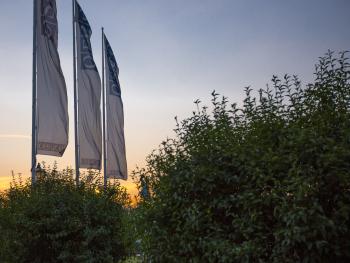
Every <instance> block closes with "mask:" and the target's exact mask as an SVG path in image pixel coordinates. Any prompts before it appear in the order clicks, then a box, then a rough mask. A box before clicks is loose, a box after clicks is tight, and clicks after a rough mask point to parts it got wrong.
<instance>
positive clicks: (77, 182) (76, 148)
mask: <svg viewBox="0 0 350 263" xmlns="http://www.w3.org/2000/svg"><path fill="white" fill-rule="evenodd" d="M75 7H76V3H75V0H72V10H73V76H74V138H75V180H76V185H77V186H78V185H79V167H80V163H79V162H80V156H79V139H78V90H77V68H76V67H77V64H76V62H77V57H76V23H75Z"/></svg>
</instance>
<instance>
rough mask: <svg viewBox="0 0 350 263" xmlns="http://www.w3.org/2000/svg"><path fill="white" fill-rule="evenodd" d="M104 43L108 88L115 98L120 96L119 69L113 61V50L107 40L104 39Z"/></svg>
mask: <svg viewBox="0 0 350 263" xmlns="http://www.w3.org/2000/svg"><path fill="white" fill-rule="evenodd" d="M105 43H106V54H107V63H108V72H109V80H108V81H109V87H110V91H109V92H110V94H111V95H115V96H119V97H120V96H121V91H120V83H119V78H118V75H119V68H118V64H117V61H116V60H115V57H114V54H113V50H112V48H111V46H110V44H109V42H108V40H107V38H105Z"/></svg>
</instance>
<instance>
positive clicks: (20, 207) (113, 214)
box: [0, 168, 132, 263]
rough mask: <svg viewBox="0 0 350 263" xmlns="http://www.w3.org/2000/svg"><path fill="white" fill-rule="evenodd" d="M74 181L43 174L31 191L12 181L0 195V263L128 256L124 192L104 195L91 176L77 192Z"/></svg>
mask: <svg viewBox="0 0 350 263" xmlns="http://www.w3.org/2000/svg"><path fill="white" fill-rule="evenodd" d="M72 175H73V171H72V170H69V169H67V170H65V171H62V172H58V171H57V170H56V169H55V168H54V169H43V170H42V171H41V172H40V174H39V175H38V180H37V183H36V184H35V186H34V187H32V186H31V185H30V183H29V182H27V183H25V184H22V183H21V182H16V181H14V182H13V184H12V186H11V188H10V189H9V190H8V191H7V192H5V193H4V194H2V196H1V199H0V232H1V235H0V259H1V260H0V261H1V262H16V263H20V262H45V263H48V262H117V261H118V260H119V259H123V258H125V257H126V256H127V255H128V254H129V252H130V251H129V248H131V247H132V243H131V242H132V241H131V240H130V239H129V237H128V233H127V228H126V227H125V225H124V222H125V217H126V216H127V207H128V202H129V201H128V196H127V194H126V191H125V189H123V188H122V187H121V186H120V185H119V184H115V185H109V186H108V187H107V189H106V190H104V189H103V186H101V183H100V181H99V178H98V177H99V176H98V174H95V173H93V172H91V171H90V172H89V173H88V174H87V175H86V176H85V178H83V179H82V183H81V185H80V186H79V187H76V186H75V184H74V181H73V179H72V178H73V176H72ZM96 178H97V179H96Z"/></svg>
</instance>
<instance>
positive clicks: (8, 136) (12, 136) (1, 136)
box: [0, 134, 31, 139]
mask: <svg viewBox="0 0 350 263" xmlns="http://www.w3.org/2000/svg"><path fill="white" fill-rule="evenodd" d="M30 138H31V136H29V135H24V134H0V139H30Z"/></svg>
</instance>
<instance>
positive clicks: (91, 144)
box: [75, 3, 102, 169]
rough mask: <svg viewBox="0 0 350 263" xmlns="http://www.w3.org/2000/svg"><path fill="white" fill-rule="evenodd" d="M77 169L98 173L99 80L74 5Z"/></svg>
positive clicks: (78, 10)
mask: <svg viewBox="0 0 350 263" xmlns="http://www.w3.org/2000/svg"><path fill="white" fill-rule="evenodd" d="M75 10H76V13H75V18H76V21H77V33H76V38H77V39H76V41H77V61H78V62H77V77H78V97H79V98H78V116H79V117H78V133H79V151H80V168H94V169H101V148H102V132H101V109H100V107H101V79H100V75H99V73H98V70H97V67H96V64H95V62H94V58H93V55H92V49H91V43H90V37H91V34H92V31H91V28H90V25H89V22H88V20H87V19H86V16H85V14H84V12H83V10H82V9H81V7H80V5H79V4H78V3H77V4H76V8H75Z"/></svg>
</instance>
